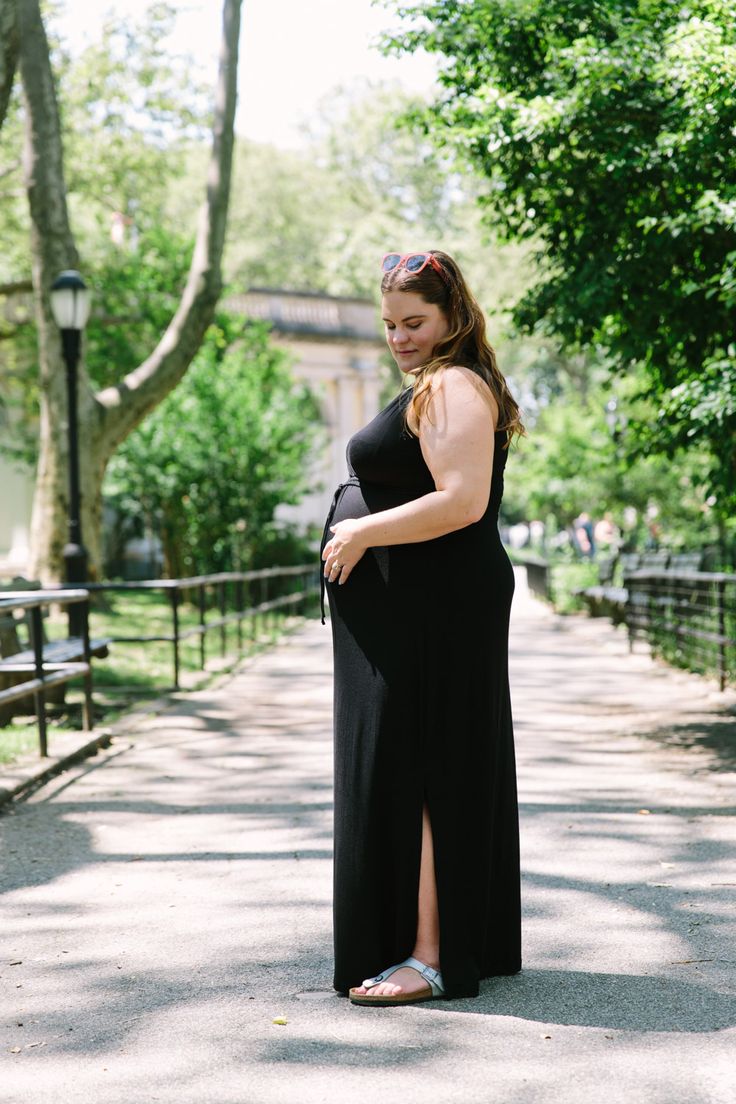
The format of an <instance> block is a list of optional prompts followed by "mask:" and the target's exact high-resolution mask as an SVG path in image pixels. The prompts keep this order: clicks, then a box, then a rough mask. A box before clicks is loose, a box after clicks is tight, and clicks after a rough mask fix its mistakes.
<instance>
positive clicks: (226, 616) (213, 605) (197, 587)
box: [82, 564, 319, 690]
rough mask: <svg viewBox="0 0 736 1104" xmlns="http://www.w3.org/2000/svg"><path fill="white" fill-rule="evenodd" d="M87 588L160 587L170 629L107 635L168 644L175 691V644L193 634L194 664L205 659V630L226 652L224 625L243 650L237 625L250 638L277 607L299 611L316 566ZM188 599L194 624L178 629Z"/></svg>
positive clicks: (311, 592)
mask: <svg viewBox="0 0 736 1104" xmlns="http://www.w3.org/2000/svg"><path fill="white" fill-rule="evenodd" d="M82 585H83V586H85V587H86V588H87V589H88V590H89V591H90V592H92V593H93V594H94V593H105V592H108V593H111V592H124V591H128V592H130V591H147V592H151V591H160V592H162V593H163V594H164V595H165V596H166V598H167V599H168V602H169V608H170V611H171V632H170V633H156V634H152V635H142V636H112V635H111V636H109V637H108V639H109V640H110V642H111V643H112V644H148V643H154V642H163V643H170V644H171V646H172V665H173V684H174V688H175V689H176V690H178V689H180V676H181V644H182V642H183V641H185V640H188V639H190V638H191V637H199V665H200V668H201V670H204V668H205V665H206V662H207V634H208V633H212V632H217V633H218V635H219V640H220V653H221V655H222V656H225V655H226V654H227V631H228V627H234V629H235V633H236V643H237V651H238V654H240V653H242V651H243V643H244V632H243V623H244V622H246V621H248V622H249V625H248V627H249V630H250V632H249V636H250V641H251V642H255V640H257V638H258V635H259V632H260V631H261V630H262V629H263V628H266V629H267V628H268V621H269V618H270V617H272V616H273V615H274V614H275V613H277V612H278V611H280V610H286V609H291V610H292V611H293V612H294V613H297V614H298V613H305V612H306V610H307V608H308V606H309V603H310V602H311V601H312V600H314V598H315V597H316V596H317V595H318V594H319V567H318V565H316V564H301V565H299V566H297V567H267V568H261V569H260V570H256V571H225V572H220V573H218V574H215V575H196V576H192V577H191V578H183V579H147V580H141V581H140V582H128V583H84V584H82ZM187 597H190V600H192V602H193V604H194V606H195V607H196V609H197V624H196V625H190V626H188V627H183V626H182V624H181V616H180V613H181V606H182V603H183V602H184V601H185V599H186V598H187Z"/></svg>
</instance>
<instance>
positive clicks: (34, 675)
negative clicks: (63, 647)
mask: <svg viewBox="0 0 736 1104" xmlns="http://www.w3.org/2000/svg"><path fill="white" fill-rule="evenodd" d="M77 603H80V604H81V617H80V625H81V637H80V640H79V642H78V643H79V645H80V646H79V648H78V649H76V650H78V651H79V652H81V655H80V658H79V659H74V660H71V659H64V660H60V659H58V658H57V659H52V658H49V656H53V654H54V651H56V652H58V649H53V648H50V647H49V646H47V645H44V639H43V623H42V620H41V610H42V608H43V607H44V606H50V605H52V604H54V605H60V606H72V605H76V604H77ZM14 610H23V611H24V612H25V613H26V614H27V615H28V616H29V632H30V641H31V650H32V653H33V656H32V658H31V657H26V656H25V654H24V653H22V652H21V653H18V654H17V655H10V656H7V657H6V658H4V659H1V660H0V676H2V675H9V676H12V677H16V676H22V675H26V676H27V677H26V678H23V679H21V681H20V682H18V683H16V685H14V686H9V687H7V688H6V689H4V690H0V706H3V705H9V704H10V703H12V702H16V701H20V700H21V699H22V698H26V697H30V695H33V699H34V704H35V707H36V719H37V722H38V739H39V747H40V752H41V755H42V756H47V755H48V740H47V731H46V729H47V725H46V697H45V695H46V691H47V690H48V689H50V688H51V687H52V686H59V685H63V684H64V683H66V682H71V680H72V679H75V678H78V677H79V676H80V675H81V676H82V679H83V683H84V705H83V707H82V726H83V728H84V729H85V730H87V731H89V730H90V729H91V728H92V663H91V655H90V640H89V594H88V593H87V591H86V590H63V591H62V590H46V591H44V590H31V591H26V592H22V591H21V592H17V593H14V594H12V596H8V597H2V598H0V614H3V613H11V614H12V613H13V611H14ZM45 648H46V654H44V649H45Z"/></svg>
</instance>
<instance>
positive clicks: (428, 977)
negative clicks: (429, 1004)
mask: <svg viewBox="0 0 736 1104" xmlns="http://www.w3.org/2000/svg"><path fill="white" fill-rule="evenodd" d="M403 966H411V968H412V970H416V971H417V972H418V973H420V974H421V975H422V977H423V978H424V980H425V981H426V982H427V984H428V985H429V988H430V989H431V991H432V996H434V997H441V996H442V995H443V994H444V992H445V985H444V982H443V980H442V974H441V973H440V971H439V970H435V969H433V967H432V966H428V965H427V963H426V962H420V961H419V959H418V958H413V957H412V956H411V955H410V956H409V958H405V959H404V961H403V962H397V964H396V965H395V966H389V967H388V969H386V970H382V971H381V973H380V974H376V976H375V977H373V978H366V979H365V981H364V982H363V985H364V986H365V988H366V989H370V988H371V986H372V985H380V983H381V982H382V981H388V979H389V978H390V977H391V975H392V974H395V973H396V971H397V970H400V969H401V968H402V967H403Z"/></svg>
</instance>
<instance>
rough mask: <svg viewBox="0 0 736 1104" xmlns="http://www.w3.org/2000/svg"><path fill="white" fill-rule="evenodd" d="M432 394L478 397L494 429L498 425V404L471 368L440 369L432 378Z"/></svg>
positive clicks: (456, 365) (458, 365) (457, 366)
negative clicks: (488, 413) (488, 412)
mask: <svg viewBox="0 0 736 1104" xmlns="http://www.w3.org/2000/svg"><path fill="white" fill-rule="evenodd" d="M431 384H432V392H433V393H435V394H439V393H442V392H444V394H446V395H448V396H451V395H452V396H454V395H456V396H457V397H458V398H462V397H466V398H472V397H473V396H478V397H480V398H481V399H482V400H483V402H484V403H485V405H486V406H487V408H488V409H489V410H490V412H491V417H492V419H493V425H494V427H495V426H497V425H498V416H499V409H498V402H497V401H496V397H495V395H494V394H493V392H492V391H491V389H490V387H489V386H488V384H487V383H486V381H485V380H484V379H482V377H481V376H479V375H478V373H477V372H474V371H473V369H472V368H466V367H465V366H464V365H462V364H451V365H448V366H447V367H444V368H441V369H440V370H439V371H438V372H435V373H434V375H433V376H432V381H431Z"/></svg>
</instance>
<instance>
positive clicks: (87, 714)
mask: <svg viewBox="0 0 736 1104" xmlns="http://www.w3.org/2000/svg"><path fill="white" fill-rule="evenodd" d="M81 606H82V609H81V618H80V619H81V622H82V648H83V655H84V662H85V663H86V664H87V673H86V674H85V676H84V705H83V706H82V725H83V726H84V729H85V731H86V732H89V731H90V730H91V729H92V728H93V727H94V716H93V705H92V653H91V651H90V646H89V611H90V603H89V598H85V600H84V601H83V602H82V603H81Z"/></svg>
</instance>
